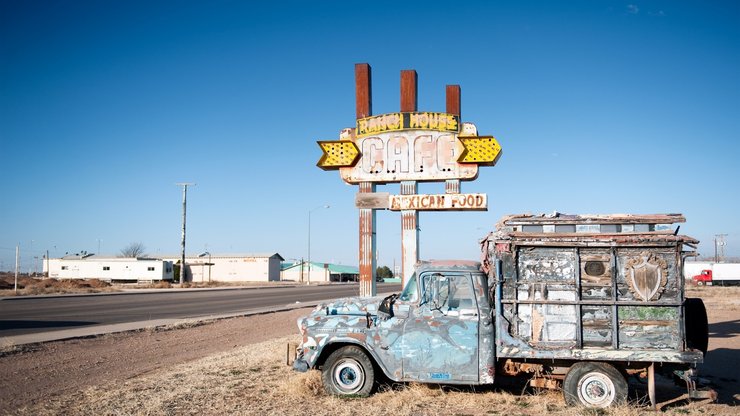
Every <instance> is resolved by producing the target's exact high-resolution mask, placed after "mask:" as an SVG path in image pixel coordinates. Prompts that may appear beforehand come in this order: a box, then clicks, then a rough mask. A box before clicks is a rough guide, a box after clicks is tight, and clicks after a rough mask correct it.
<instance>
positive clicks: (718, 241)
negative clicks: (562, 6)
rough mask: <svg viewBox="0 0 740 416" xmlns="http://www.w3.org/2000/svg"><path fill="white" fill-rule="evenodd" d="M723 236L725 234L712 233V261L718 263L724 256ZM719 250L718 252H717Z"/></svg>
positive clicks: (725, 235)
mask: <svg viewBox="0 0 740 416" xmlns="http://www.w3.org/2000/svg"><path fill="white" fill-rule="evenodd" d="M725 237H727V234H715V235H714V262H715V263H719V262H720V261H722V259H723V258H724V257H725V244H726V243H725ZM718 247H719V250H718ZM718 251H719V253H718Z"/></svg>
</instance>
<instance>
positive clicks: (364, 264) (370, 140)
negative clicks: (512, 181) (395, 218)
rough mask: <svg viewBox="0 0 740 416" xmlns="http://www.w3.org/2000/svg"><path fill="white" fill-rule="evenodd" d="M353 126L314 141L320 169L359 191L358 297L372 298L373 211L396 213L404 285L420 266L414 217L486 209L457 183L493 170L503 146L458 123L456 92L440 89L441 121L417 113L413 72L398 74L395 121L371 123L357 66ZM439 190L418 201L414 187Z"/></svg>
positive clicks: (367, 93) (362, 69)
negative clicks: (389, 189) (391, 186)
mask: <svg viewBox="0 0 740 416" xmlns="http://www.w3.org/2000/svg"><path fill="white" fill-rule="evenodd" d="M355 98H356V110H357V111H356V115H357V120H356V124H355V127H354V128H348V129H344V130H342V131H341V133H340V135H339V140H333V141H319V142H318V144H319V146H320V147H321V149H322V151H323V152H324V153H323V155H322V156H321V159H320V160H319V162H318V164H317V165H318V166H319V167H320V168H322V169H324V170H336V169H338V170H339V173H340V176H341V177H342V179H343V180H344V181H345V182H347V183H349V184H353V185H358V186H359V193H358V194H357V197H356V200H355V205H356V206H357V208H359V210H360V227H359V228H360V230H359V231H360V233H359V234H360V246H359V259H360V295H361V296H374V295H375V293H376V288H375V269H376V264H375V262H376V253H377V250H376V246H375V217H376V211H377V210H378V209H389V210H394V211H401V253H402V255H401V264H402V266H401V267H402V269H401V270H402V276H403V285H404V286H405V284H406V282H407V280H408V278H409V277H410V276H411V273H412V272H413V268H414V265H415V264H416V262H417V261H418V260H419V211H441V210H448V211H467V210H478V211H485V210H487V209H488V198H487V196H486V194H463V193H461V192H460V181H461V180H466V181H470V180H474V179H475V178H476V177H477V176H478V167H479V166H480V165H487V166H493V165H494V164H496V161H498V158H499V157H500V156H501V146H500V145H499V144H498V142H497V141H496V139H495V138H494V137H492V136H478V132H477V129H476V127H475V125H474V124H472V123H461V121H460V86H458V85H448V86H447V87H446V103H447V108H446V112H445V113H435V112H419V111H418V108H417V76H416V71H413V70H405V71H401V108H400V111H399V112H398V113H388V114H381V115H377V116H373V115H372V94H371V71H370V65H368V64H356V65H355ZM419 181H426V182H444V183H445V191H444V192H445V193H444V194H435V195H419V194H418V186H417V184H418V182H419ZM387 183H399V184H400V188H401V189H400V190H401V194H400V195H389V194H388V193H379V192H376V185H378V184H380V185H382V184H387Z"/></svg>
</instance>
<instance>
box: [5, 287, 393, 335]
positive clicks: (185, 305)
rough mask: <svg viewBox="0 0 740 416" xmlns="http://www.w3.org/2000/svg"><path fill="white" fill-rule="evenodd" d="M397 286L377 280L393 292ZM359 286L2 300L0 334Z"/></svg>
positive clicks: (218, 310)
mask: <svg viewBox="0 0 740 416" xmlns="http://www.w3.org/2000/svg"><path fill="white" fill-rule="evenodd" d="M399 290H400V285H399V284H393V283H381V284H378V293H393V292H398V291H399ZM358 291H359V288H358V285H356V284H352V285H325V286H296V287H293V286H291V287H275V288H245V289H228V290H204V291H194V290H182V291H168V292H154V293H121V294H105V295H85V296H53V297H34V298H23V297H18V298H3V299H1V300H0V337H7V336H13V335H23V334H33V333H40V332H48V331H57V330H62V329H70V328H83V327H89V326H95V325H110V324H119V323H126V322H140V321H151V320H158V319H187V318H193V317H200V316H211V315H225V314H231V313H239V312H248V311H250V310H255V309H265V308H270V307H284V306H286V305H291V304H295V303H296V302H301V303H306V302H315V301H318V300H324V299H335V298H340V297H347V296H356V295H357V294H358Z"/></svg>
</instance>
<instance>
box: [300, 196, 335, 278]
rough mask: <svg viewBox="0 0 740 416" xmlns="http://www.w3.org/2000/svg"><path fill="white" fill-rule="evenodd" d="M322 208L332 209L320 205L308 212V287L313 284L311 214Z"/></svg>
mask: <svg viewBox="0 0 740 416" xmlns="http://www.w3.org/2000/svg"><path fill="white" fill-rule="evenodd" d="M321 208H330V206H329V205H320V206H318V207H316V208H314V209H310V210H308V279H307V283H306V284H307V285H310V284H311V213H312V212H314V211H316V210H317V209H321Z"/></svg>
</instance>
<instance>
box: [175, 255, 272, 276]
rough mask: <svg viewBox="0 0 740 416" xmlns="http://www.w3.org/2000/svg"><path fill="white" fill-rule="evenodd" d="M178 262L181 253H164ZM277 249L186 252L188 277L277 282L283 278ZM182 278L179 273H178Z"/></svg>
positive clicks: (176, 263) (177, 263)
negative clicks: (239, 252) (258, 251)
mask: <svg viewBox="0 0 740 416" xmlns="http://www.w3.org/2000/svg"><path fill="white" fill-rule="evenodd" d="M164 259H165V260H168V261H171V262H172V263H173V264H174V265H175V266H178V265H179V264H180V256H165V257H164ZM281 261H283V257H282V256H280V254H278V253H272V254H269V253H257V254H210V253H202V254H199V255H197V256H185V266H186V267H185V274H186V281H188V282H193V283H201V282H275V281H279V280H280V262H281ZM176 278H179V276H176Z"/></svg>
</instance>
